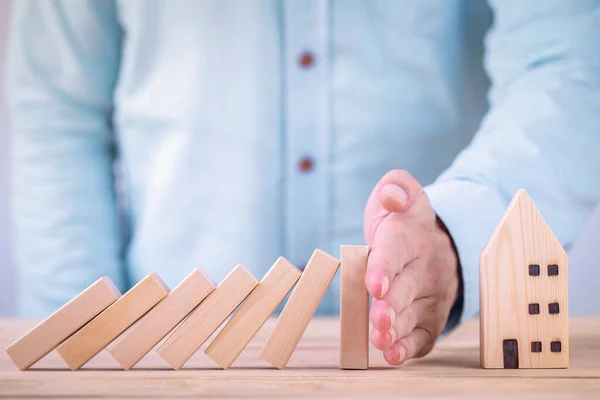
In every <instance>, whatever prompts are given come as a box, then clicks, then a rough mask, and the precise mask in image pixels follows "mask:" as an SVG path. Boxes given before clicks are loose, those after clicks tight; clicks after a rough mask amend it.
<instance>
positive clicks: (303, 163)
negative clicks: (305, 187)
mask: <svg viewBox="0 0 600 400" xmlns="http://www.w3.org/2000/svg"><path fill="white" fill-rule="evenodd" d="M314 166H315V162H314V161H313V159H312V158H310V157H302V158H301V159H300V161H299V162H298V168H300V171H302V172H309V171H312V169H313V168H314Z"/></svg>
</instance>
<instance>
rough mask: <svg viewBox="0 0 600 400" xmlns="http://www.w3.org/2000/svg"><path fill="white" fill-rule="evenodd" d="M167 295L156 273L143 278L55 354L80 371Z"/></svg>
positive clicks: (164, 286) (70, 366) (166, 288)
mask: <svg viewBox="0 0 600 400" xmlns="http://www.w3.org/2000/svg"><path fill="white" fill-rule="evenodd" d="M168 293H169V288H168V287H167V286H166V285H165V284H164V283H163V281H162V280H161V279H160V277H159V276H158V275H157V274H155V273H152V274H150V275H148V276H146V277H145V278H144V279H142V280H141V281H140V282H139V283H138V284H137V285H135V286H134V287H132V288H131V290H129V291H128V292H127V293H125V294H124V295H123V296H121V297H120V298H119V300H117V301H116V302H114V303H113V304H112V305H111V306H110V307H108V308H107V309H106V310H104V311H103V312H102V313H100V315H98V316H97V317H96V318H94V319H93V320H91V321H90V322H89V323H88V324H87V325H85V326H84V327H83V328H81V329H80V330H79V331H77V333H75V334H74V335H73V336H71V337H70V338H69V339H67V340H66V341H65V342H64V343H63V344H62V345H60V347H59V348H58V354H60V356H61V357H62V358H63V360H65V362H66V363H67V365H68V366H69V368H71V369H72V370H76V369H79V368H81V366H83V364H85V363H86V362H88V361H89V360H90V359H91V358H92V357H94V356H95V355H96V354H98V353H99V352H100V351H101V350H102V349H103V348H104V347H106V346H107V345H108V344H109V343H110V342H112V341H113V340H114V339H115V338H116V337H117V336H119V335H120V334H121V333H123V331H125V329H127V328H129V327H130V326H131V325H132V324H133V323H134V322H135V321H137V320H138V319H139V318H140V317H142V316H143V315H144V314H145V313H146V312H148V310H150V309H151V308H152V307H154V305H155V304H156V303H158V302H159V301H160V300H161V299H162V298H163V297H165V296H166V295H167V294H168Z"/></svg>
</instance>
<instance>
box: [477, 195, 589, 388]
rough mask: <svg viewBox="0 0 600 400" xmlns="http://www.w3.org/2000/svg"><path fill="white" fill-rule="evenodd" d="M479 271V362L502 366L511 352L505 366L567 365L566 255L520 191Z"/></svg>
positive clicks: (541, 218)
mask: <svg viewBox="0 0 600 400" xmlns="http://www.w3.org/2000/svg"><path fill="white" fill-rule="evenodd" d="M480 269H481V270H480V274H479V277H480V283H479V285H480V288H481V292H480V296H481V297H480V310H481V328H480V329H481V342H480V343H481V365H482V366H483V367H485V368H503V367H505V365H506V361H508V360H505V356H508V354H511V357H509V358H511V360H510V361H511V362H510V363H508V364H509V365H506V367H508V366H512V367H518V368H567V367H568V366H569V340H568V338H569V322H568V321H569V298H568V293H567V292H568V290H567V288H568V281H567V275H568V263H567V254H566V253H565V251H564V250H563V248H562V247H561V245H560V242H559V241H558V240H557V239H556V237H555V236H554V234H553V233H552V230H551V229H550V227H549V226H548V225H547V223H546V221H545V220H544V217H543V216H542V214H541V213H540V212H539V211H538V209H537V208H536V206H535V204H534V203H533V201H532V200H531V198H530V197H529V195H528V194H527V192H525V191H524V190H520V191H519V192H518V193H517V194H516V195H515V198H514V199H513V201H512V202H511V204H510V205H509V206H508V208H507V210H506V213H505V214H504V216H503V218H502V219H501V221H500V223H499V224H498V227H497V228H496V230H495V232H494V234H493V235H492V238H491V239H490V241H489V243H488V244H487V245H486V247H485V249H484V250H483V252H482V253H481V260H480ZM530 269H531V271H530ZM505 341H506V342H507V343H511V346H514V349H512V351H511V352H509V351H506V352H505V351H504V350H505V347H504V343H505ZM552 343H560V351H556V350H554V349H553V348H552ZM532 349H537V350H539V351H532ZM507 350H508V349H507ZM505 353H506V354H505ZM598 398H599V399H600V396H599V397H598Z"/></svg>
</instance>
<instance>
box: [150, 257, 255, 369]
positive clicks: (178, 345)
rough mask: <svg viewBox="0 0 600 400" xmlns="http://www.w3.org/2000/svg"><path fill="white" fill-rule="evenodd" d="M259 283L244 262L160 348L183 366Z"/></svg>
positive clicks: (173, 363) (176, 365)
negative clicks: (244, 265)
mask: <svg viewBox="0 0 600 400" xmlns="http://www.w3.org/2000/svg"><path fill="white" fill-rule="evenodd" d="M257 284H258V282H257V281H256V279H254V277H253V276H252V275H251V274H250V272H248V271H247V270H246V269H245V268H244V267H243V266H241V265H238V266H236V267H235V269H234V270H233V271H231V273H229V275H227V277H225V279H224V280H223V282H221V283H220V284H219V286H217V288H216V289H215V290H213V291H212V293H211V294H209V295H208V297H207V298H206V300H204V301H203V302H202V303H200V305H199V306H198V307H197V308H196V309H195V310H194V311H193V312H192V313H191V314H190V315H189V317H188V318H187V319H186V320H185V321H183V323H182V324H181V325H180V326H179V327H178V328H177V329H175V330H174V331H173V332H171V334H170V335H169V336H168V337H167V339H166V340H165V341H164V342H163V344H162V345H161V346H160V347H159V348H158V349H157V352H158V354H159V355H160V356H161V357H162V358H163V359H164V360H165V361H166V362H167V363H168V364H169V365H170V366H171V367H173V369H179V368H181V366H182V365H183V364H184V363H185V362H186V361H187V360H188V359H189V358H190V357H191V356H192V355H193V354H194V353H195V352H196V351H198V349H199V348H200V346H202V344H203V343H204V342H205V341H206V340H207V339H208V338H209V337H210V335H212V334H213V333H214V331H215V330H216V329H217V328H218V327H219V326H220V325H221V324H222V323H223V321H225V319H227V317H228V316H229V315H230V314H231V313H232V312H233V311H234V310H235V308H236V307H237V306H238V305H240V303H241V302H242V301H244V299H245V298H246V296H248V294H249V293H250V292H252V289H254V287H255V286H256V285H257Z"/></svg>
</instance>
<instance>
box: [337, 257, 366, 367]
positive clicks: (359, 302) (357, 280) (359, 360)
mask: <svg viewBox="0 0 600 400" xmlns="http://www.w3.org/2000/svg"><path fill="white" fill-rule="evenodd" d="M368 255H369V247H368V246H342V247H341V251H340V258H341V266H340V269H341V271H340V368H342V369H367V368H368V367H369V292H368V291H367V286H366V285H365V276H366V274H367V257H368Z"/></svg>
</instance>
